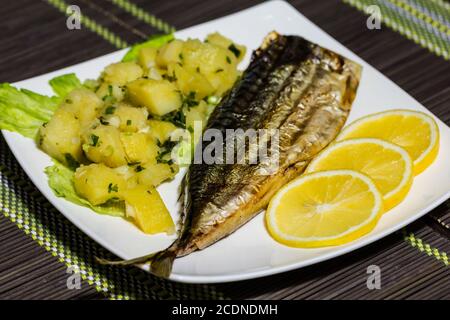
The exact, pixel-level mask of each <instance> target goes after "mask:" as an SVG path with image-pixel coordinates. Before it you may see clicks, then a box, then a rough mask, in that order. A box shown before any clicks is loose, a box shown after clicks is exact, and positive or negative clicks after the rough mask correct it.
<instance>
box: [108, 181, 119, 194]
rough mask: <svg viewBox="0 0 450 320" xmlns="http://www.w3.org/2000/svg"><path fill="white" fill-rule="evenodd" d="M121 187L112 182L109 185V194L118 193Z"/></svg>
mask: <svg viewBox="0 0 450 320" xmlns="http://www.w3.org/2000/svg"><path fill="white" fill-rule="evenodd" d="M118 191H119V186H118V185H117V184H112V182H111V183H110V184H109V185H108V193H111V192H118Z"/></svg>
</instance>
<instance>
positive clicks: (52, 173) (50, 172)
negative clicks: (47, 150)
mask: <svg viewBox="0 0 450 320" xmlns="http://www.w3.org/2000/svg"><path fill="white" fill-rule="evenodd" d="M54 163H55V164H54V165H53V166H50V167H47V168H45V173H46V174H47V177H48V185H49V186H50V188H52V190H53V192H54V193H55V195H56V196H58V197H62V198H65V199H66V200H68V201H70V202H73V203H75V204H78V205H81V206H85V207H88V208H91V209H92V210H94V211H95V212H98V213H101V214H108V215H111V216H116V217H124V216H125V209H124V205H123V203H122V202H118V201H110V202H108V203H107V204H104V205H99V206H94V205H92V204H91V203H90V202H89V201H87V200H86V199H83V198H81V197H79V196H78V195H77V193H76V191H75V188H74V185H73V175H74V171H72V170H70V169H69V168H67V167H66V166H64V165H63V164H61V163H59V162H57V161H55V160H54Z"/></svg>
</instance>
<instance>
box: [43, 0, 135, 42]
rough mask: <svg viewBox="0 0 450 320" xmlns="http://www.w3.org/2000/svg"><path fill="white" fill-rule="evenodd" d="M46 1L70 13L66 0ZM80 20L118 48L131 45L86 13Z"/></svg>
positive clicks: (65, 12)
mask: <svg viewBox="0 0 450 320" xmlns="http://www.w3.org/2000/svg"><path fill="white" fill-rule="evenodd" d="M45 1H47V2H48V3H49V4H51V5H52V6H54V7H55V8H56V9H58V10H59V11H61V12H62V13H64V14H66V15H69V14H68V13H67V6H68V4H67V3H66V2H64V0H45ZM80 22H81V24H82V25H83V26H85V27H86V28H87V29H89V30H90V31H92V32H94V33H95V34H97V35H99V36H100V37H102V38H103V39H104V40H106V41H108V42H109V43H111V44H112V45H114V46H115V47H116V48H119V49H123V48H127V47H129V46H130V45H129V44H128V43H127V42H126V41H125V40H123V39H121V38H120V37H118V36H117V35H116V34H114V33H113V32H111V31H109V30H108V29H107V28H105V27H103V26H101V25H99V24H98V23H96V22H95V21H94V20H92V19H91V18H89V17H88V16H86V15H82V17H81V19H80Z"/></svg>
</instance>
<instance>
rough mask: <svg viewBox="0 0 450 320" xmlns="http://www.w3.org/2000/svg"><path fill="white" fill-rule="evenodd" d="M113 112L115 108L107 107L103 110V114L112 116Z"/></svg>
mask: <svg viewBox="0 0 450 320" xmlns="http://www.w3.org/2000/svg"><path fill="white" fill-rule="evenodd" d="M115 111H116V107H114V106H109V107H107V108H106V109H105V114H114V112H115Z"/></svg>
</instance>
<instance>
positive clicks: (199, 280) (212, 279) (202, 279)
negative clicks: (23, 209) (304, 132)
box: [2, 0, 450, 284]
mask: <svg viewBox="0 0 450 320" xmlns="http://www.w3.org/2000/svg"><path fill="white" fill-rule="evenodd" d="M272 6H275V7H277V9H280V8H282V7H284V8H282V9H283V10H288V11H290V13H291V14H294V13H295V14H297V15H299V16H300V17H302V18H303V19H306V20H307V21H309V22H310V23H311V24H313V25H314V26H315V27H317V28H319V29H320V30H321V31H322V32H324V33H325V34H326V35H327V36H328V37H331V36H330V35H329V34H328V33H327V32H326V31H325V30H323V29H322V28H320V27H319V26H317V25H316V24H315V23H313V22H312V21H311V20H309V19H308V18H307V17H305V16H303V15H302V14H301V13H300V12H299V11H298V10H297V9H296V8H294V7H293V6H292V5H290V4H289V3H287V2H285V1H282V0H271V1H267V2H264V3H261V4H258V5H256V6H253V7H250V8H247V9H245V10H242V11H238V12H235V13H233V14H230V15H227V16H223V17H220V18H217V19H214V20H210V21H207V22H203V23H200V24H197V25H195V26H190V27H188V28H185V29H183V30H179V31H177V32H176V33H175V34H177V33H179V32H184V31H189V29H191V28H194V27H201V26H203V25H206V24H208V23H212V22H216V21H218V20H222V19H227V18H230V17H232V16H238V15H243V14H246V13H248V12H250V11H255V10H256V9H260V8H263V7H267V8H269V7H272ZM331 38H332V39H333V40H334V41H336V42H338V43H339V44H340V45H341V46H343V47H345V46H344V45H343V44H342V43H340V42H339V41H337V40H336V39H335V38H333V37H331ZM345 48H346V49H347V50H349V51H351V52H352V54H353V55H354V56H356V57H358V60H360V61H363V62H364V63H365V64H367V65H369V66H370V67H371V68H372V69H373V71H375V72H376V73H378V75H379V76H381V77H383V80H384V81H388V82H390V85H394V86H395V87H397V89H399V90H401V91H402V92H403V93H405V94H406V95H408V96H409V97H410V98H412V99H414V100H415V101H416V102H417V103H418V104H419V105H420V106H422V107H423V108H425V109H426V110H427V111H428V112H429V113H431V112H430V111H429V110H428V109H427V108H426V107H425V106H423V105H422V104H421V103H420V102H418V101H417V100H416V99H415V98H414V97H412V96H411V95H410V94H409V93H407V92H406V91H405V90H403V89H402V88H401V87H400V86H398V85H397V84H396V83H395V82H393V81H392V80H390V79H389V78H388V77H386V76H385V75H384V74H382V73H381V72H380V71H378V70H377V69H375V68H374V67H372V66H371V65H370V64H369V63H368V62H366V61H365V60H363V59H362V58H360V57H359V56H358V55H357V54H356V53H354V52H353V51H352V50H350V49H348V48H347V47H345ZM126 50H127V49H121V50H117V51H114V52H111V53H108V54H105V55H101V56H98V57H95V58H92V59H89V60H86V61H83V62H80V63H77V64H74V65H71V66H67V67H64V68H61V69H58V70H54V71H51V72H48V73H45V74H41V75H38V76H34V77H31V78H28V79H23V80H20V81H18V82H15V83H14V85H19V86H20V84H21V83H22V82H25V81H31V80H34V79H35V78H39V77H42V76H49V77H50V76H53V75H57V74H61V73H63V72H65V71H66V70H68V69H72V68H76V67H80V66H82V65H83V64H85V63H88V62H90V61H92V60H95V59H98V58H104V57H107V56H109V55H116V54H118V53H121V52H125V51H126ZM433 118H434V119H435V120H437V121H438V125H439V124H440V127H442V126H444V127H445V129H447V130H449V131H450V128H449V127H448V126H447V124H445V123H444V122H442V121H441V120H440V119H439V118H438V117H436V116H434V115H433ZM5 132H6V130H2V135H3V137H4V138H5V141H6V142H7V145H8V147H9V149H10V150H11V152H12V153H13V155H14V157H15V158H16V160H17V161H18V163H19V164H20V166H21V168H22V169H23V170H24V171H25V173H26V174H27V177H28V178H29V179H30V180H31V181H32V182H33V184H34V185H35V187H36V188H37V189H39V191H40V192H41V193H42V194H43V195H44V196H45V198H46V199H47V201H49V202H50V203H51V204H52V205H53V206H54V207H55V208H56V209H57V210H58V211H59V213H61V214H62V215H63V216H64V217H65V218H66V219H68V220H69V221H70V222H71V223H72V224H74V225H75V226H76V227H77V229H79V230H80V231H81V232H83V233H84V234H86V235H87V236H88V237H90V238H91V239H93V240H94V241H96V242H97V243H98V244H100V245H101V246H102V247H104V248H105V249H107V250H108V251H110V252H112V253H113V254H115V255H117V256H119V257H124V256H126V254H124V253H123V252H122V250H121V249H120V248H117V247H114V246H113V245H112V244H110V243H109V242H107V241H106V239H104V238H103V237H101V236H99V235H97V234H96V233H95V232H93V231H92V230H91V229H89V228H85V226H84V224H83V223H81V222H80V221H77V220H74V219H72V217H71V216H69V215H66V214H64V211H65V210H63V208H61V207H60V205H59V204H58V203H55V202H53V201H52V200H50V199H49V198H48V197H47V196H46V194H47V192H48V190H44V189H43V188H40V187H39V184H38V183H37V181H35V178H36V180H37V177H35V175H33V174H32V172H31V171H32V170H31V168H29V167H28V166H25V165H24V164H23V163H22V160H21V159H22V157H20V156H19V155H18V154H17V150H16V149H15V148H14V147H12V142H11V141H10V140H9V138H8V137H7V135H5ZM8 134H10V132H9V131H8ZM13 134H16V133H13ZM50 191H51V190H50ZM51 192H52V191H51ZM449 197H450V190H449V191H447V193H444V194H443V195H442V196H440V197H439V198H437V199H436V200H434V201H433V202H432V203H430V204H429V205H428V206H427V207H425V208H423V209H422V210H419V211H418V212H416V213H415V214H414V215H412V216H410V217H409V218H407V219H404V220H402V221H401V222H399V223H397V224H395V225H392V226H390V227H388V228H386V229H385V230H383V231H382V232H380V233H379V234H378V235H377V236H376V237H373V238H364V239H361V240H360V241H357V242H354V243H349V244H348V245H346V246H344V247H339V246H337V247H335V248H336V250H333V251H330V252H328V253H324V254H321V255H319V256H317V257H313V258H309V259H308V260H303V261H300V262H291V263H286V264H285V265H281V266H274V267H268V268H265V269H259V270H254V271H241V272H238V273H228V274H225V275H186V274H177V273H172V274H171V276H170V277H169V278H168V279H169V280H171V281H174V282H180V283H192V284H207V283H225V282H236V281H243V280H249V279H255V278H261V277H267V276H270V275H276V274H280V273H284V272H288V271H292V270H296V269H300V268H303V267H306V266H310V265H313V264H317V263H320V262H323V261H327V260H331V259H334V258H337V257H340V256H343V255H345V254H347V253H350V252H352V251H355V250H357V249H360V248H362V247H365V246H367V245H369V244H371V243H374V242H376V241H379V240H381V239H383V238H385V237H386V236H387V235H389V234H391V233H393V232H395V231H398V230H399V229H401V228H403V227H405V226H406V225H408V224H410V223H412V222H414V221H416V220H417V219H419V218H421V217H422V216H424V215H425V214H427V213H428V212H430V211H431V210H433V209H434V208H436V207H437V206H439V205H440V204H442V203H443V202H444V201H446V200H447V199H448V198H449ZM260 214H261V213H260ZM141 269H143V270H145V271H148V267H141Z"/></svg>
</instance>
